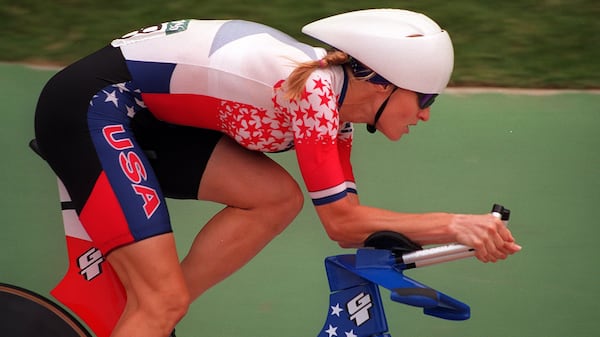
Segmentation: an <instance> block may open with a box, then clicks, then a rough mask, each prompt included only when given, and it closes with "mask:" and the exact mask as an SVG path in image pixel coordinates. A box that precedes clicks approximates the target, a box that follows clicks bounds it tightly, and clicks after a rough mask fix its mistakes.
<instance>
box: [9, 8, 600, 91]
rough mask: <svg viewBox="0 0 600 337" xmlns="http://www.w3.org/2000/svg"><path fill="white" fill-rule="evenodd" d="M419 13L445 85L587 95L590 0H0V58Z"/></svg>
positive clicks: (591, 76) (595, 71) (599, 51)
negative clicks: (437, 38) (446, 72)
mask: <svg viewBox="0 0 600 337" xmlns="http://www.w3.org/2000/svg"><path fill="white" fill-rule="evenodd" d="M374 7H392V8H403V9H409V10H413V11H419V12H424V13H426V14H427V15H428V16H430V17H432V18H433V19H434V20H436V21H437V22H438V23H439V24H440V26H442V27H443V28H444V29H446V30H447V31H448V32H449V33H450V36H451V37H452V40H453V43H454V46H455V52H456V68H455V73H454V76H453V79H452V83H451V84H452V85H486V86H510V87H515V86H516V87H536V88H539V87H544V88H563V87H573V88H592V87H597V86H598V83H599V74H600V62H598V60H599V59H600V36H599V34H598V28H599V20H598V17H599V15H600V4H599V3H598V1H595V0H520V1H513V0H509V1H496V2H492V1H480V0H461V1H445V0H422V1H401V0H388V1H382V0H355V1H345V0H304V1H301V2H299V1H294V0H270V1H269V2H265V1H262V0H245V1H240V0H218V1H214V0H210V1H209V0H170V1H160V0H144V1H139V2H133V1H119V0H104V1H92V0H53V1H41V0H0V31H1V32H2V34H0V41H1V43H0V60H3V61H11V62H23V61H26V62H35V63H41V64H65V63H70V62H72V61H74V60H75V59H77V58H79V57H81V56H84V55H86V54H88V53H91V52H92V51H95V50H96V49H98V48H99V47H101V46H103V45H105V44H107V43H109V42H110V41H111V40H112V39H114V38H115V37H118V36H121V35H123V34H125V33H128V32H130V31H133V30H136V29H138V28H141V27H145V26H148V25H151V24H154V23H159V22H165V21H171V20H174V19H180V18H197V19H231V18H238V19H246V20H252V21H258V22H261V23H265V24H267V25H270V26H273V27H275V28H278V29H280V30H283V31H284V32H286V33H288V34H290V35H292V36H294V37H296V38H298V39H300V40H302V41H305V42H309V43H314V41H312V40H310V39H308V38H307V37H305V36H303V35H302V34H301V33H300V28H301V27H302V26H303V25H305V24H306V23H308V22H311V21H314V20H317V19H319V18H322V17H325V16H330V15H332V14H337V13H341V12H345V11H350V10H355V9H364V8H374Z"/></svg>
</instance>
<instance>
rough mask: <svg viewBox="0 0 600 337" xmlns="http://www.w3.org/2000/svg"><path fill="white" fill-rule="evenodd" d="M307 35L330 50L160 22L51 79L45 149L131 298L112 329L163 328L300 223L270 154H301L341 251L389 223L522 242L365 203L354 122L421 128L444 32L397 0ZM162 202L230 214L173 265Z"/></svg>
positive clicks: (326, 22)
mask: <svg viewBox="0 0 600 337" xmlns="http://www.w3.org/2000/svg"><path fill="white" fill-rule="evenodd" d="M303 31H304V32H305V33H306V34H308V35H310V36H312V37H315V38H317V39H319V40H321V41H323V42H325V43H326V44H328V45H330V46H332V47H334V48H335V49H333V50H330V51H326V50H325V49H322V48H318V47H312V46H308V45H306V44H303V43H300V42H298V41H296V40H294V39H292V38H291V37H289V36H288V35H285V34H284V33H282V32H280V31H277V30H275V29H273V28H270V27H267V26H264V25H261V24H257V23H252V22H247V21H240V20H206V21H202V20H181V21H173V22H167V23H163V24H159V25H156V26H151V27H146V28H143V29H140V30H138V31H134V32H132V33H129V34H126V35H124V36H122V37H121V38H118V39H116V40H114V41H112V42H111V44H110V45H108V46H106V47H105V48H103V49H101V50H99V51H97V52H95V53H93V54H91V55H89V56H87V57H84V58H83V59H81V60H79V61H77V62H75V63H73V64H71V65H70V66H68V67H66V68H65V69H63V70H62V71H60V72H59V73H57V74H56V75H55V76H54V77H53V78H52V79H51V80H50V81H49V82H48V83H47V85H46V86H45V88H44V89H43V91H42V93H41V95H40V98H39V102H38V106H37V110H36V118H35V131H36V138H37V142H38V145H39V148H40V151H41V153H42V154H43V156H44V157H45V158H46V159H47V161H48V163H49V165H50V166H51V168H52V169H53V170H54V171H55V173H56V174H57V175H58V177H59V178H60V179H61V180H62V182H63V183H64V185H65V187H66V189H67V190H68V192H69V194H70V196H71V198H72V201H73V206H74V207H75V208H76V210H77V213H78V215H79V219H80V221H81V223H82V224H83V226H84V228H85V229H86V231H87V232H88V234H89V236H90V237H91V239H92V240H93V241H94V243H95V244H96V245H97V246H98V248H99V249H100V250H101V251H103V252H105V253H107V259H108V261H109V262H110V263H111V265H112V266H113V268H114V270H115V271H116V273H117V275H118V276H119V278H120V280H121V282H122V284H123V286H124V288H125V291H126V293H127V304H126V306H125V310H124V312H123V314H122V316H121V319H120V320H119V322H118V323H117V325H116V327H115V329H114V331H113V334H112V336H114V337H120V336H127V337H133V336H145V337H150V336H161V337H164V336H167V335H168V334H169V333H170V332H171V331H172V329H173V327H174V326H175V324H176V323H177V322H178V321H179V320H180V319H181V318H182V317H183V316H184V315H185V313H186V310H187V308H188V305H189V303H190V302H191V300H193V299H195V298H197V297H198V296H200V295H201V294H202V293H203V292H204V291H206V290H207V289H208V288H210V287H211V286H213V285H214V284H216V283H218V282H219V281H221V280H222V279H224V278H226V277H227V276H228V275H230V274H231V273H233V272H234V271H235V270H237V269H239V268H240V267H241V266H242V265H244V264H245V263H246V262H248V261H249V260H250V259H251V258H252V257H254V256H255V255H256V254H257V253H258V252H259V251H260V250H261V249H262V248H263V247H264V246H265V245H266V244H267V243H268V242H269V241H271V240H272V239H273V238H274V237H275V236H276V235H277V234H278V233H280V232H281V231H283V230H284V228H285V227H286V226H287V225H288V224H289V223H291V221H292V220H293V219H294V218H295V216H296V215H297V214H298V213H299V212H300V210H301V208H302V205H303V194H302V192H301V189H300V187H299V186H298V184H297V183H296V181H294V179H293V178H292V177H291V175H290V174H289V173H287V172H286V171H285V170H284V169H283V168H282V167H280V166H279V165H278V164H276V163H275V162H274V161H273V160H271V159H270V158H269V157H268V156H266V155H265V152H279V151H286V150H291V149H294V150H295V151H296V155H297V159H298V164H299V167H300V170H301V173H302V177H303V180H304V184H305V186H306V188H307V190H308V194H309V196H310V198H311V199H312V202H313V204H314V205H315V209H316V212H317V214H318V216H319V218H320V220H321V222H322V224H323V226H324V228H325V230H326V231H327V234H328V235H329V237H330V238H331V239H332V240H335V241H337V242H339V244H340V245H341V246H342V247H358V246H360V245H361V244H362V242H363V241H364V240H365V239H366V238H367V237H368V236H369V235H370V234H372V233H374V232H377V231H382V230H389V231H395V232H400V233H403V234H405V235H406V236H408V237H409V238H411V239H412V240H414V241H416V242H418V243H420V244H433V243H446V242H459V243H462V244H465V245H469V246H472V247H474V248H475V249H476V251H477V254H476V256H477V258H479V259H480V260H481V261H483V262H488V261H497V260H499V259H504V258H506V257H507V256H508V255H510V254H512V253H515V252H517V251H518V250H520V247H519V246H518V245H517V244H516V243H515V242H514V239H513V237H512V235H511V233H510V232H509V231H508V229H506V228H505V227H504V226H503V224H502V222H501V221H500V220H498V219H496V218H494V217H493V216H491V215H461V214H449V213H442V212H439V213H423V214H412V213H402V212H394V211H389V210H384V209H379V208H373V207H368V206H364V205H361V204H360V203H359V198H358V194H357V190H356V185H355V180H354V176H353V174H352V166H351V163H350V153H351V146H352V134H353V123H366V124H368V128H369V130H370V131H371V132H375V130H380V132H382V133H383V134H384V135H385V136H386V137H388V138H389V139H391V140H398V139H399V138H400V137H401V136H402V135H403V134H406V133H408V130H409V126H411V125H415V124H417V123H418V122H419V121H427V120H428V119H429V114H430V105H431V103H433V101H434V99H435V97H436V95H438V94H440V93H441V92H442V90H443V89H444V88H445V87H446V85H447V83H448V81H449V78H450V75H451V72H452V67H453V51H452V44H451V41H450V38H449V36H448V34H447V32H445V31H444V30H442V29H441V28H440V27H439V26H438V25H437V24H436V23H435V22H434V21H432V20H431V19H429V18H428V17H426V16H425V15H422V14H419V13H414V12H409V11H404V10H398V9H374V10H363V11H356V12H350V13H345V14H341V15H336V16H332V17H328V18H325V19H322V20H319V21H316V22H313V23H311V24H308V25H307V26H305V27H304V28H303ZM165 197H171V198H183V199H199V200H210V201H214V202H217V203H221V204H223V205H224V206H225V207H224V209H223V210H222V211H220V212H219V213H218V214H216V215H214V217H213V218H212V219H211V220H210V221H209V222H208V223H207V224H206V225H205V226H204V227H203V228H202V230H201V231H200V232H199V233H198V235H197V237H196V238H195V240H194V242H193V244H192V246H191V248H190V251H189V253H188V254H187V256H185V257H184V258H183V260H182V261H181V263H180V261H179V258H178V256H177V252H176V248H175V240H174V236H173V233H172V228H171V223H170V220H169V215H168V211H167V206H166V203H165V199H164V198H165Z"/></svg>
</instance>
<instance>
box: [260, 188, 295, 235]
mask: <svg viewBox="0 0 600 337" xmlns="http://www.w3.org/2000/svg"><path fill="white" fill-rule="evenodd" d="M277 185H278V186H277V188H276V189H275V190H273V191H272V193H271V194H269V195H267V196H265V199H264V203H263V204H262V207H263V208H264V209H267V212H266V214H268V217H269V218H270V219H271V221H270V222H271V223H272V224H273V230H274V231H275V232H277V233H279V232H281V231H283V230H284V229H285V228H286V227H287V226H288V225H289V224H290V223H291V222H292V220H294V218H295V217H296V216H297V215H298V213H300V211H301V210H302V206H303V205H304V196H303V194H302V190H301V189H300V187H299V186H298V184H297V183H296V182H295V181H294V180H292V179H290V180H287V181H282V182H281V183H277Z"/></svg>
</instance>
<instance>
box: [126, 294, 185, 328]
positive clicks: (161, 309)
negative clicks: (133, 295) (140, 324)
mask: <svg viewBox="0 0 600 337" xmlns="http://www.w3.org/2000/svg"><path fill="white" fill-rule="evenodd" d="M135 301H136V302H137V303H138V311H139V313H140V314H142V315H144V317H145V319H147V320H148V322H153V324H154V325H155V326H156V328H157V329H158V330H159V331H161V332H162V333H163V334H164V335H165V336H167V335H168V334H169V333H171V331H172V330H173V328H174V327H175V325H176V324H177V322H179V321H180V320H181V319H182V318H183V317H184V316H185V314H186V313H187V311H188V308H189V305H190V295H189V292H188V291H187V289H186V290H184V291H181V290H179V291H173V290H166V291H161V290H159V291H157V292H155V293H153V294H149V295H146V296H142V298H137V299H135Z"/></svg>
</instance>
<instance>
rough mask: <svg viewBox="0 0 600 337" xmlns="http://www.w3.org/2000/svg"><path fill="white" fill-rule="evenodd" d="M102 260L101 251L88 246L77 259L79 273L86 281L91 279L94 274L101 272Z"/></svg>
mask: <svg viewBox="0 0 600 337" xmlns="http://www.w3.org/2000/svg"><path fill="white" fill-rule="evenodd" d="M102 262H104V256H102V252H101V251H100V250H98V249H97V248H93V247H92V248H90V249H89V250H88V251H87V252H85V253H83V255H81V256H80V257H79V258H78V259H77V266H78V267H79V274H81V275H82V276H83V277H84V278H85V279H86V280H87V281H91V280H93V279H94V278H95V277H96V276H98V275H100V274H102V266H101V263H102Z"/></svg>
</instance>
